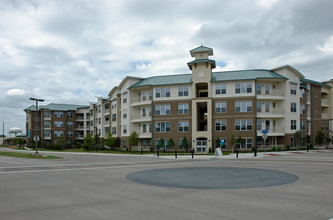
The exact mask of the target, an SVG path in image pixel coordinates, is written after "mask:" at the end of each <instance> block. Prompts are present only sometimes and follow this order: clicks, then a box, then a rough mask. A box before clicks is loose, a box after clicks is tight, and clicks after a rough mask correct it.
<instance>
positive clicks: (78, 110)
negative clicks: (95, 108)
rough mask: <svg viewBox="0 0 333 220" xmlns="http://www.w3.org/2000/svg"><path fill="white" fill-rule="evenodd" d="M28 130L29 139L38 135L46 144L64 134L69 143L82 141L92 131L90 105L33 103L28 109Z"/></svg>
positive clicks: (53, 141)
mask: <svg viewBox="0 0 333 220" xmlns="http://www.w3.org/2000/svg"><path fill="white" fill-rule="evenodd" d="M24 111H25V112H26V131H27V138H28V141H32V140H35V138H34V137H35V136H38V137H39V138H40V139H41V140H43V141H44V142H45V143H46V144H48V143H55V141H56V139H57V138H59V137H61V136H63V137H64V139H65V141H66V143H67V145H71V144H73V143H74V142H82V143H83V140H84V137H85V136H86V134H87V132H90V130H89V129H90V125H89V118H90V116H89V106H85V105H71V104H56V103H51V104H48V105H45V106H43V105H42V106H38V110H37V112H36V106H35V105H32V106H30V107H28V108H26V109H24Z"/></svg>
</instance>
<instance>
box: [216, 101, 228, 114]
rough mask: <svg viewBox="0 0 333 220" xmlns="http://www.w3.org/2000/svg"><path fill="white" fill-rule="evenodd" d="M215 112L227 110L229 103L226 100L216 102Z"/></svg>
mask: <svg viewBox="0 0 333 220" xmlns="http://www.w3.org/2000/svg"><path fill="white" fill-rule="evenodd" d="M215 112H216V113H223V112H227V103H226V102H216V103H215Z"/></svg>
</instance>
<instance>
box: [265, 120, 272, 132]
mask: <svg viewBox="0 0 333 220" xmlns="http://www.w3.org/2000/svg"><path fill="white" fill-rule="evenodd" d="M265 125H266V127H265V129H266V130H270V129H271V121H270V120H266V121H265Z"/></svg>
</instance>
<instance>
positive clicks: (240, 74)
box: [211, 69, 288, 82]
mask: <svg viewBox="0 0 333 220" xmlns="http://www.w3.org/2000/svg"><path fill="white" fill-rule="evenodd" d="M255 79H288V78H286V77H284V76H281V75H280V74H277V73H275V72H272V71H270V70H263V69H258V70H236V71H224V72H213V73H212V79H211V81H212V82H219V81H234V80H255Z"/></svg>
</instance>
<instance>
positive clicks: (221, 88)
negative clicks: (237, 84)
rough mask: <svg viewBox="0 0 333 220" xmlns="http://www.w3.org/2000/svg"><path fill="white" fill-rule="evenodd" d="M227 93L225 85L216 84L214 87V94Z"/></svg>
mask: <svg viewBox="0 0 333 220" xmlns="http://www.w3.org/2000/svg"><path fill="white" fill-rule="evenodd" d="M226 93H227V85H226V84H217V85H216V86H215V94H216V95H219V94H226Z"/></svg>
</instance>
